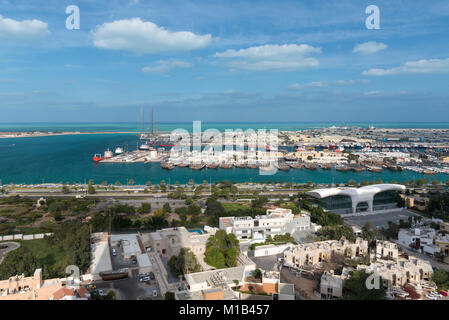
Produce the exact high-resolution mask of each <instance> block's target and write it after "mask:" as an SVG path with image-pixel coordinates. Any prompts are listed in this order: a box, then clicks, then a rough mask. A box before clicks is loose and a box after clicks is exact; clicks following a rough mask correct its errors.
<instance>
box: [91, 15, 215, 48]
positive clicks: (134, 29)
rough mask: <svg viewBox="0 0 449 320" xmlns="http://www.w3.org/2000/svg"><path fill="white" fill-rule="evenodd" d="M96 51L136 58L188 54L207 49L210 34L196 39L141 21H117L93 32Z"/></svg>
mask: <svg viewBox="0 0 449 320" xmlns="http://www.w3.org/2000/svg"><path fill="white" fill-rule="evenodd" d="M92 36H93V43H94V46H95V47H97V48H102V49H111V50H124V51H131V52H135V53H137V54H145V53H158V52H164V51H188V50H194V49H199V48H203V47H205V46H207V45H208V44H209V43H210V42H211V39H212V36H211V35H210V34H206V35H196V34H194V33H192V32H189V31H176V32H172V31H168V30H166V29H164V28H162V27H158V26H157V25H156V24H154V23H152V22H149V21H148V22H144V21H142V20H141V19H140V18H133V19H130V20H116V21H113V22H108V23H104V24H102V25H101V26H97V27H96V29H95V30H93V31H92Z"/></svg>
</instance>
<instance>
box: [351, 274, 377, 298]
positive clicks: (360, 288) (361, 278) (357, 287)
mask: <svg viewBox="0 0 449 320" xmlns="http://www.w3.org/2000/svg"><path fill="white" fill-rule="evenodd" d="M369 276H370V274H369V273H366V272H365V271H364V270H355V271H351V272H350V276H349V279H346V281H345V295H344V299H347V300H383V299H385V290H384V289H383V288H382V285H381V284H382V279H379V283H380V288H379V289H371V290H370V289H368V288H367V285H366V280H367V278H368V277H369Z"/></svg>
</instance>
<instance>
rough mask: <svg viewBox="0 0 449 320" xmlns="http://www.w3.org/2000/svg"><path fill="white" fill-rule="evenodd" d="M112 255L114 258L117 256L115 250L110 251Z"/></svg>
mask: <svg viewBox="0 0 449 320" xmlns="http://www.w3.org/2000/svg"><path fill="white" fill-rule="evenodd" d="M112 255H113V256H114V257H115V256H116V255H117V250H115V249H112Z"/></svg>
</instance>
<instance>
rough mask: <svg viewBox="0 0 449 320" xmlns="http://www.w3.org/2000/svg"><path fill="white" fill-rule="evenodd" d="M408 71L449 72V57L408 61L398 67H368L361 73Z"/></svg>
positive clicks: (368, 74) (403, 72)
mask: <svg viewBox="0 0 449 320" xmlns="http://www.w3.org/2000/svg"><path fill="white" fill-rule="evenodd" d="M408 73H449V58H447V59H429V60H426V59H422V60H418V61H408V62H405V63H404V64H402V65H401V66H399V67H395V68H391V69H370V70H366V71H363V73H362V74H363V75H367V76H386V75H394V74H408Z"/></svg>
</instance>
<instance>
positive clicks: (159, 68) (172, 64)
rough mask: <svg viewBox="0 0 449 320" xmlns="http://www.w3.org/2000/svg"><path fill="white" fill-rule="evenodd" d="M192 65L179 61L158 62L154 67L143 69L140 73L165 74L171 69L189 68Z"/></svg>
mask: <svg viewBox="0 0 449 320" xmlns="http://www.w3.org/2000/svg"><path fill="white" fill-rule="evenodd" d="M190 67H192V64H191V63H189V62H186V61H180V60H159V61H158V62H157V65H156V66H153V67H144V68H143V69H142V72H166V71H168V70H170V69H173V68H190Z"/></svg>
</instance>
